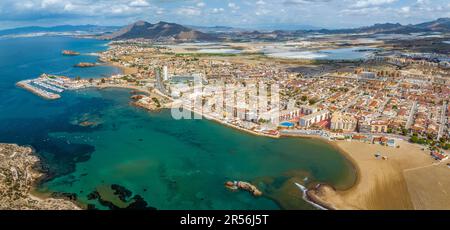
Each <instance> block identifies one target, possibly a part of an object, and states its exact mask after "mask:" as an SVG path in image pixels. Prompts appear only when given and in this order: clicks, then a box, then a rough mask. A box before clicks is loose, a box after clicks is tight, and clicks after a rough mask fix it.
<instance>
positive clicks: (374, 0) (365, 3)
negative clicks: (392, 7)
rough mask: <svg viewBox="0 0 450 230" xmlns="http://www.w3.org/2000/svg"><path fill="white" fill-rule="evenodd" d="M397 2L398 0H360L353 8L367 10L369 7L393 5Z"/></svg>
mask: <svg viewBox="0 0 450 230" xmlns="http://www.w3.org/2000/svg"><path fill="white" fill-rule="evenodd" d="M396 1H397V0H359V1H357V2H356V3H355V4H354V5H353V7H355V8H365V7H369V6H381V5H386V4H391V3H394V2H396Z"/></svg>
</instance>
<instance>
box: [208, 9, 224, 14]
mask: <svg viewBox="0 0 450 230" xmlns="http://www.w3.org/2000/svg"><path fill="white" fill-rule="evenodd" d="M224 11H225V9H224V8H213V9H212V11H211V12H212V13H214V14H218V13H222V12H224Z"/></svg>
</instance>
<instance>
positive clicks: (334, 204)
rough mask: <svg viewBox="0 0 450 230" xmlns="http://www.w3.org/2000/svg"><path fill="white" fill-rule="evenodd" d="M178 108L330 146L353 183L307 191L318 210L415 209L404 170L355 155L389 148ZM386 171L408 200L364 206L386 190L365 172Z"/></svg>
mask: <svg viewBox="0 0 450 230" xmlns="http://www.w3.org/2000/svg"><path fill="white" fill-rule="evenodd" d="M104 63H106V65H109V66H113V67H116V68H118V69H119V70H120V71H121V72H122V73H123V74H131V73H133V72H134V71H135V69H133V68H129V67H124V66H121V65H120V64H119V63H111V62H106V61H105V62H104ZM93 88H97V89H100V90H101V89H106V88H122V89H129V90H136V91H139V92H143V93H147V94H151V93H152V91H149V90H146V89H143V88H141V87H139V86H131V85H100V86H93ZM157 93H158V92H157ZM162 96H165V97H167V96H166V95H162ZM181 107H182V108H184V109H187V110H189V111H191V112H193V113H196V114H199V115H201V116H202V117H204V118H206V119H207V120H211V121H213V122H217V123H219V125H225V126H228V127H230V128H233V129H235V130H237V131H241V132H245V133H247V134H250V135H255V136H263V137H269V138H282V137H283V138H285V137H293V138H311V139H320V140H322V141H324V142H326V144H330V145H331V146H333V148H336V149H337V150H338V152H339V154H341V155H342V156H343V157H345V158H346V160H348V161H349V162H350V164H351V166H352V167H353V170H354V173H355V182H354V183H353V185H351V186H349V188H348V189H345V190H335V189H334V188H333V187H331V186H329V185H326V184H320V183H319V184H318V185H319V186H318V187H316V188H314V189H311V190H309V191H308V194H307V198H308V199H310V200H311V201H312V202H314V203H316V204H318V205H320V206H324V207H327V208H329V209H378V208H383V207H386V209H391V208H392V207H393V208H394V209H395V208H402V209H403V208H405V209H411V208H414V205H413V204H412V203H413V202H412V201H411V198H410V197H409V196H410V195H409V194H410V193H411V192H410V188H408V187H407V186H405V184H406V182H405V179H404V178H402V177H403V169H402V170H400V172H401V175H400V177H399V176H398V169H397V168H396V167H394V166H395V165H389V166H383V167H382V168H380V169H378V170H376V168H377V167H374V165H373V164H371V163H370V164H368V163H367V162H365V161H367V159H365V158H360V157H359V156H358V155H357V154H359V152H358V151H359V149H366V147H370V146H376V147H380V148H375V149H382V148H390V147H384V146H381V145H378V144H367V143H361V142H358V141H353V142H347V141H331V140H329V139H326V138H324V137H322V136H319V135H284V134H283V135H281V134H278V135H276V136H274V135H270V134H265V133H260V132H257V131H254V130H249V129H246V128H243V127H240V126H238V125H235V124H231V123H228V122H225V121H223V120H221V119H218V118H215V117H213V116H210V115H208V114H204V113H203V112H202V111H197V110H195V108H188V107H185V106H181ZM181 107H180V108H181ZM169 109H170V108H169ZM401 142H405V141H401ZM405 143H406V144H408V145H413V144H410V143H407V142H405ZM405 143H403V144H405ZM347 145H353V147H351V146H347ZM355 146H357V147H359V148H357V147H355ZM415 146H416V147H418V145H415ZM355 148H356V149H355ZM382 150H383V151H384V150H386V149H382ZM390 150H395V149H394V148H392V149H390ZM402 150H403V148H402ZM367 151H369V150H367ZM364 155H365V156H364V157H369V158H370V157H372V155H373V152H370V153H369V152H365V153H364ZM423 155H424V157H427V158H429V156H426V154H423ZM372 160H373V159H372ZM402 160H404V159H403V158H402ZM388 161H390V160H388ZM372 163H373V162H372ZM377 163H378V162H377ZM383 163H385V162H383ZM422 166H423V165H421V164H418V166H417V167H422ZM385 168H386V169H389V170H393V171H392V172H391V171H389V175H388V176H393V177H395V178H394V179H390V180H389V179H382V183H383V184H387V185H389V184H390V183H391V182H392V181H397V182H400V183H401V186H400V187H399V186H394V187H399V188H400V189H401V190H400V191H402V192H404V191H405V188H406V193H405V194H406V195H405V196H407V199H402V200H401V201H400V202H396V203H395V204H394V205H393V206H392V207H391V206H389V205H387V204H385V203H383V204H381V202H380V204H373V203H370V202H367V200H366V199H365V198H366V197H364V195H368V197H370V198H373V197H382V199H384V197H385V196H386V194H385V193H387V192H386V190H383V188H378V186H380V185H378V184H377V183H379V182H378V179H377V178H376V179H375V180H372V179H373V178H374V177H368V175H370V173H369V174H368V173H367V172H378V173H380V172H379V171H381V170H382V169H385ZM381 173H382V172H381ZM375 175H378V174H377V173H375ZM386 175H387V174H386ZM383 176H384V175H383ZM370 178H372V179H370ZM367 185H369V187H370V188H371V189H372V191H369V194H368V192H367V189H364V188H362V187H364V186H367ZM381 187H383V186H381ZM369 190H370V189H369ZM394 192H396V191H394ZM373 199H375V200H377V199H379V198H373ZM375 203H376V202H375Z"/></svg>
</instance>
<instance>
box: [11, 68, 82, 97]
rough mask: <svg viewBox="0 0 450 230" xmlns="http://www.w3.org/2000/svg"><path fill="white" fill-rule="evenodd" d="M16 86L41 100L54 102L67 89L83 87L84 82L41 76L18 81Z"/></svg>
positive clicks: (63, 77)
mask: <svg viewBox="0 0 450 230" xmlns="http://www.w3.org/2000/svg"><path fill="white" fill-rule="evenodd" d="M16 85H17V86H19V87H21V88H23V89H26V90H28V91H30V92H32V93H34V94H36V95H38V96H40V97H42V98H45V99H48V100H56V99H59V98H61V93H63V92H64V91H65V90H67V89H69V90H74V89H80V88H83V87H85V86H86V81H85V80H81V81H75V80H72V79H71V78H68V77H65V76H55V75H48V74H42V75H41V76H40V77H39V78H36V79H30V80H23V81H19V82H18V83H17V84H16Z"/></svg>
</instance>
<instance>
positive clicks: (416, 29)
mask: <svg viewBox="0 0 450 230" xmlns="http://www.w3.org/2000/svg"><path fill="white" fill-rule="evenodd" d="M302 32H304V31H302ZM316 32H321V33H329V34H336V33H342V34H350V33H370V34H377V33H385V34H386V33H387V34H389V33H390V34H393V33H397V34H407V33H420V32H443V33H446V32H450V18H440V19H437V20H435V21H431V22H425V23H421V24H417V25H401V24H399V23H396V24H393V23H384V24H375V25H373V26H367V27H361V28H355V29H339V30H326V29H323V30H318V31H316Z"/></svg>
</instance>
